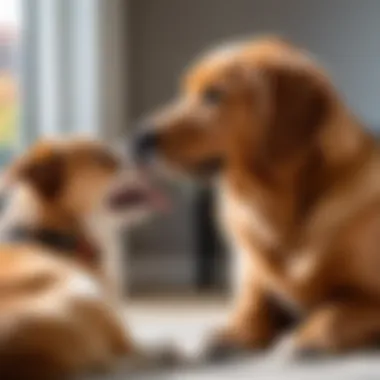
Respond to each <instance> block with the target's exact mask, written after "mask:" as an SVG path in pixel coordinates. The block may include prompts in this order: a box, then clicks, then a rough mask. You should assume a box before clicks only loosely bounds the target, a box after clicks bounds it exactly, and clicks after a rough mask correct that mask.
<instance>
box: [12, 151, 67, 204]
mask: <svg viewBox="0 0 380 380" xmlns="http://www.w3.org/2000/svg"><path fill="white" fill-rule="evenodd" d="M12 169H13V170H12ZM11 172H12V177H13V178H15V179H16V180H18V179H19V180H22V181H25V182H27V183H29V184H30V185H31V186H32V187H33V188H34V189H35V190H36V191H37V192H38V193H39V194H40V195H41V196H42V197H44V198H45V199H49V200H51V199H53V198H55V197H56V196H57V195H58V194H59V192H60V191H61V190H62V188H63V185H64V181H65V160H64V157H63V153H62V152H60V151H57V150H55V149H54V148H49V147H47V146H44V145H42V144H41V145H38V146H36V147H35V148H34V149H33V150H32V151H31V152H30V154H28V155H27V156H26V157H24V159H22V160H21V161H19V162H18V163H16V164H15V166H14V167H13V168H11Z"/></svg>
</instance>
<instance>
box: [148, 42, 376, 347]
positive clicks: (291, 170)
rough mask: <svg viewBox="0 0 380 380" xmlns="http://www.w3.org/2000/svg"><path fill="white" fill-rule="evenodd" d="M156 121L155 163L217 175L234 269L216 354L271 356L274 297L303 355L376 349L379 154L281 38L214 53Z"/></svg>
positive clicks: (326, 84) (330, 89)
mask: <svg viewBox="0 0 380 380" xmlns="http://www.w3.org/2000/svg"><path fill="white" fill-rule="evenodd" d="M150 123H151V127H152V132H151V133H155V134H156V135H157V137H158V138H157V139H156V141H157V146H156V153H157V156H158V157H160V159H161V161H164V162H165V163H166V165H169V166H170V167H172V168H175V169H177V170H180V171H182V172H186V173H190V174H202V175H203V176H204V175H205V173H206V174H207V173H209V174H207V175H209V176H211V175H212V176H213V178H215V177H217V178H218V195H219V217H220V222H221V225H222V229H223V231H224V234H225V236H226V237H227V239H228V241H230V242H231V245H232V250H233V255H234V256H235V257H236V258H237V261H240V264H241V265H240V266H239V267H240V271H239V273H238V275H237V277H236V280H237V282H238V286H237V289H236V291H237V292H236V298H235V300H234V306H233V313H232V317H231V319H230V324H229V326H228V327H227V328H226V329H224V330H223V331H222V332H221V333H220V335H219V344H223V345H227V346H239V347H244V348H250V349H256V348H262V347H267V346H269V345H271V344H272V343H273V342H274V340H275V338H277V337H278V334H279V333H280V330H281V329H280V326H279V324H278V323H277V321H278V318H276V315H275V314H276V312H274V311H273V310H274V309H273V307H272V306H271V305H273V299H275V300H276V303H277V305H281V309H285V310H286V311H287V312H289V313H292V314H295V315H297V316H298V318H299V320H300V322H299V323H298V324H297V326H296V328H295V329H294V331H293V334H292V342H293V345H292V347H293V348H294V349H295V350H297V351H302V350H310V349H313V350H322V351H329V352H331V351H341V350H346V349H352V348H357V347H361V346H365V345H370V344H373V343H375V341H376V339H377V338H379V337H380V276H379V271H380V244H379V243H380V177H379V173H380V157H379V150H378V148H377V146H376V143H375V141H374V140H373V139H372V137H371V136H370V135H369V134H368V133H367V132H366V131H365V130H364V128H362V126H361V125H360V123H359V122H358V120H357V119H356V118H355V117H354V116H353V114H352V113H351V112H350V110H349V109H348V108H347V107H346V106H345V104H344V103H343V102H342V100H341V99H340V97H339V96H338V94H337V92H336V90H335V88H334V86H333V85H332V84H331V82H330V80H329V79H328V77H327V76H326V74H325V73H324V72H323V70H322V69H320V68H319V67H318V65H317V64H316V63H315V62H314V61H313V60H312V59H310V58H309V56H308V55H307V54H306V53H304V52H303V51H301V50H299V49H297V48H296V47H294V46H292V45H290V44H289V43H287V42H284V41H282V40H280V39H277V38H263V39H259V40H255V41H251V42H249V41H248V42H242V43H239V44H235V45H231V46H227V47H224V48H222V49H218V50H216V51H212V52H211V53H209V54H207V55H206V56H204V57H202V58H201V59H200V60H199V61H198V62H197V63H196V64H195V65H194V66H193V67H191V68H190V70H189V71H188V73H187V75H186V76H185V80H184V85H183V91H182V95H181V96H180V98H179V100H177V101H176V102H174V103H173V104H171V105H169V106H168V107H167V108H165V109H164V110H163V111H162V112H159V113H158V114H156V115H154V116H153V117H152V118H151V119H150ZM210 162H219V164H220V169H219V171H218V172H215V171H213V172H211V173H210V172H209V170H205V169H209V168H210V166H209V165H208V163H210Z"/></svg>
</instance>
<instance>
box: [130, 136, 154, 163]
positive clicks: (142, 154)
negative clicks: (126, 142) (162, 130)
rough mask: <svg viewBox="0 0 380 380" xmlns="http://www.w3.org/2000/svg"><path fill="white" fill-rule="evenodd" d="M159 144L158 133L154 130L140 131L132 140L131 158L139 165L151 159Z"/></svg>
mask: <svg viewBox="0 0 380 380" xmlns="http://www.w3.org/2000/svg"><path fill="white" fill-rule="evenodd" d="M158 143H159V136H158V133H157V132H155V131H154V130H149V129H145V128H144V129H142V130H140V131H138V132H137V133H136V134H135V135H134V137H133V138H132V147H133V156H134V158H135V160H136V161H137V162H139V163H145V162H146V161H148V160H149V159H151V158H152V156H153V154H154V153H155V151H156V149H157V146H158Z"/></svg>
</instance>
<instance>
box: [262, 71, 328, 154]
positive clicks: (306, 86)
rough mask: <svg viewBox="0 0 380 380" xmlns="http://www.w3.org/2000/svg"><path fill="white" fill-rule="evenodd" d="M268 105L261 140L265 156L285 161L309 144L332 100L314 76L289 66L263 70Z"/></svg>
mask: <svg viewBox="0 0 380 380" xmlns="http://www.w3.org/2000/svg"><path fill="white" fill-rule="evenodd" d="M264 75H265V76H266V78H267V83H268V86H269V96H270V104H271V107H272V109H271V112H270V120H269V125H268V126H267V128H266V131H265V136H264V146H263V148H264V149H265V151H266V154H267V155H269V158H270V159H272V160H275V161H279V160H284V159H286V158H287V157H289V156H290V155H291V154H293V153H296V152H299V151H300V149H302V148H307V146H308V145H309V144H310V142H312V140H313V137H314V136H315V135H316V133H317V132H318V130H319V129H320V128H322V127H323V123H324V121H325V120H326V119H327V116H328V113H329V108H330V105H331V100H330V96H329V92H328V89H327V88H326V86H325V85H324V81H323V79H322V78H320V77H318V74H317V73H311V72H308V71H307V70H306V69H304V68H298V67H296V66H294V67H293V66H291V65H283V66H282V65H277V66H276V65H273V66H272V67H267V68H266V69H265V70H264Z"/></svg>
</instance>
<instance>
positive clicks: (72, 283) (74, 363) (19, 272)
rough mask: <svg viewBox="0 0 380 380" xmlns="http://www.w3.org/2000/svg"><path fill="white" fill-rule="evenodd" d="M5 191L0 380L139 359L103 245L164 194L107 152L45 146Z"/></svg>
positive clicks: (72, 144)
mask: <svg viewBox="0 0 380 380" xmlns="http://www.w3.org/2000/svg"><path fill="white" fill-rule="evenodd" d="M2 185H3V191H5V188H7V192H9V199H8V201H7V203H6V205H5V209H4V210H3V213H4V215H3V217H2V222H3V223H2V224H3V225H2V228H1V234H2V235H1V241H0V378H1V379H7V380H14V379H17V380H19V379H38V380H41V379H56V378H59V379H60V378H61V376H62V377H63V376H64V375H71V374H76V373H80V372H86V371H91V370H96V369H111V368H112V365H114V364H115V362H116V360H117V359H120V358H122V357H132V356H136V357H138V356H139V355H140V352H137V351H139V350H137V349H136V347H135V345H134V343H133V342H132V339H131V337H130V336H129V334H128V332H127V331H126V328H125V326H124V321H123V315H122V309H121V307H122V305H121V303H120V298H119V295H118V294H117V293H116V292H115V288H114V284H113V282H112V278H109V277H110V276H109V273H108V271H107V270H106V269H105V267H106V268H107V265H105V264H104V263H105V262H106V261H107V260H108V258H107V255H108V248H109V245H110V244H112V242H110V241H108V240H105V241H104V239H103V237H105V236H109V235H108V233H104V231H106V232H107V231H109V230H110V229H115V228H118V227H120V226H125V225H126V224H130V223H134V222H136V220H138V219H141V218H142V217H143V216H144V215H146V214H147V213H149V212H150V211H151V209H152V208H155V207H156V206H157V205H158V198H157V194H156V193H155V192H153V191H152V189H151V187H150V186H149V185H148V184H147V183H146V182H145V181H143V180H142V179H141V178H140V176H138V175H136V174H134V173H133V172H132V170H131V169H126V170H125V169H124V168H123V165H122V163H121V161H120V160H119V159H118V158H117V156H116V155H114V154H113V153H111V151H110V150H109V149H107V148H106V147H104V146H103V145H100V144H99V143H96V142H91V141H88V140H79V139H76V140H68V141H65V142H63V141H62V142H43V143H39V144H37V146H35V147H34V148H32V149H31V150H30V151H29V152H28V153H27V154H25V155H24V156H23V157H21V159H20V160H18V161H16V162H15V163H14V164H13V165H11V166H10V168H9V169H8V170H7V171H6V172H5V173H4V183H3V184H2Z"/></svg>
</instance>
